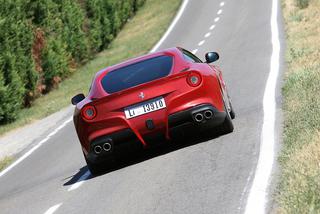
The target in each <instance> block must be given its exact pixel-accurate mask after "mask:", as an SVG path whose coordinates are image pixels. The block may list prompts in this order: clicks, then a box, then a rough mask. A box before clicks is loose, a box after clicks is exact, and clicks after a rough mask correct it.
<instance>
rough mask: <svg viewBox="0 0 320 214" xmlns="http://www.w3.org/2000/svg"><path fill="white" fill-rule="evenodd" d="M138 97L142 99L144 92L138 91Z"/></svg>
mask: <svg viewBox="0 0 320 214" xmlns="http://www.w3.org/2000/svg"><path fill="white" fill-rule="evenodd" d="M139 97H140V98H141V99H142V100H143V99H144V93H143V92H140V94H139Z"/></svg>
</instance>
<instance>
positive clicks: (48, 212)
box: [44, 203, 62, 214]
mask: <svg viewBox="0 0 320 214" xmlns="http://www.w3.org/2000/svg"><path fill="white" fill-rule="evenodd" d="M61 205H62V203H60V204H56V205H54V206H52V207H50V208H49V209H48V210H47V211H46V212H45V213H44V214H52V213H54V212H55V211H57V209H59V207H60V206H61Z"/></svg>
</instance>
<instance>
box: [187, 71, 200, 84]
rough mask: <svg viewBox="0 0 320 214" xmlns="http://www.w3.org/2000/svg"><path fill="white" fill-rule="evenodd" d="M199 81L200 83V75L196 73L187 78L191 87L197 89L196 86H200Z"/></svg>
mask: <svg viewBox="0 0 320 214" xmlns="http://www.w3.org/2000/svg"><path fill="white" fill-rule="evenodd" d="M201 81H202V78H201V75H200V74H198V73H191V74H189V76H188V77H187V82H188V84H189V85H190V86H192V87H197V86H198V85H200V83H201Z"/></svg>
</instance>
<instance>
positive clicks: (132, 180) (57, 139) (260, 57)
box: [0, 0, 282, 214]
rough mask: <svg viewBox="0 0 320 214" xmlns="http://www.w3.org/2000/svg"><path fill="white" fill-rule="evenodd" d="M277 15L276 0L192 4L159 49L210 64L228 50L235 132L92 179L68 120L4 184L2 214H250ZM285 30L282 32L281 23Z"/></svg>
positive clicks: (225, 64)
mask: <svg viewBox="0 0 320 214" xmlns="http://www.w3.org/2000/svg"><path fill="white" fill-rule="evenodd" d="M223 3H224V4H223ZM219 10H221V11H219ZM270 16H271V1H270V0H237V1H229V0H227V1H224V2H222V1H220V0H214V1H213V0H191V1H189V2H188V4H187V6H186V8H185V10H184V12H183V14H182V16H181V17H180V19H179V21H178V22H177V24H176V26H175V27H174V29H173V31H172V32H171V33H170V34H169V36H168V37H167V38H166V40H165V41H164V42H163V43H162V45H161V46H160V49H163V48H167V47H172V46H181V47H185V48H187V49H189V50H191V51H195V52H196V55H198V56H199V57H200V58H202V59H203V58H204V57H203V56H204V54H205V52H207V51H217V52H219V53H220V57H221V58H220V60H219V62H218V64H219V65H220V67H221V68H222V69H223V75H224V79H225V81H226V83H227V85H228V88H229V93H230V95H231V98H232V100H233V105H234V108H235V110H236V113H237V118H236V119H235V120H234V125H235V131H234V133H232V134H229V135H226V136H222V137H219V138H216V139H213V140H208V139H206V140H205V139H192V140H188V141H187V140H186V142H185V143H186V144H185V145H184V146H181V145H179V146H175V145H168V146H166V147H160V148H156V149H153V150H151V151H148V152H147V153H146V154H142V155H140V156H138V157H135V158H131V159H129V160H126V161H125V162H124V163H120V164H119V165H118V166H117V167H116V168H115V169H114V170H112V171H110V172H106V173H105V174H103V175H101V176H98V177H92V176H91V175H90V174H89V173H88V172H87V168H86V164H85V162H84V159H83V156H82V152H81V149H80V145H79V143H78V139H77V137H76V134H75V131H74V127H73V124H72V123H68V124H67V125H66V126H65V127H64V128H63V129H61V130H60V131H58V132H57V133H56V134H55V135H53V136H52V137H51V138H50V139H49V140H48V142H46V143H45V144H44V145H43V146H41V147H40V148H39V149H37V150H36V151H35V152H34V153H32V154H31V155H30V156H29V157H28V158H26V159H25V160H24V161H22V162H21V163H20V164H18V165H17V166H16V167H14V168H13V169H12V170H10V171H9V172H8V173H7V174H5V175H4V176H2V177H0V213H32V214H33V213H45V212H47V213H53V212H54V211H55V213H161V214H162V213H242V212H244V209H245V205H246V200H247V196H248V191H249V190H250V186H251V183H252V180H253V175H254V171H255V168H256V165H257V160H258V155H259V149H260V137H261V127H262V122H263V108H262V107H263V105H262V104H263V103H262V100H263V94H264V89H265V85H266V80H267V76H268V73H269V70H270V57H271V53H272V45H271V30H270ZM217 18H219V19H217ZM279 24H280V28H281V29H282V24H281V19H279ZM212 25H214V27H212ZM210 28H211V29H210ZM208 33H210V35H209V34H208ZM280 36H281V38H282V34H281V35H280ZM203 40H204V42H202V41H203ZM196 49H197V51H196ZM279 85H280V84H279V81H278V87H277V90H276V93H277V97H278V99H277V100H278V103H277V110H278V111H277V115H276V116H277V117H276V118H277V120H276V128H277V129H276V130H280V129H279V127H280V125H279V124H280V123H281V112H279V107H280V103H279V102H280V101H281V97H280V90H279ZM70 116H71V115H70ZM66 119H67V118H66ZM35 131H36V130H35ZM280 132H281V131H277V132H276V136H277V139H278V137H279V136H280ZM39 140H41V139H39ZM277 141H278V140H277ZM180 143H182V142H180ZM79 179H80V180H84V182H82V181H79ZM271 207H272V203H269V204H268V209H267V211H270V210H271Z"/></svg>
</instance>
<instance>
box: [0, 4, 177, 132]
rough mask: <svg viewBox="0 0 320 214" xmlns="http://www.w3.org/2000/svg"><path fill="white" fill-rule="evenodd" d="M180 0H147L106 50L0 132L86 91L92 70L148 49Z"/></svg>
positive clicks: (68, 102)
mask: <svg viewBox="0 0 320 214" xmlns="http://www.w3.org/2000/svg"><path fill="white" fill-rule="evenodd" d="M180 3H181V0H147V2H146V3H145V5H144V6H143V7H142V8H141V9H140V10H139V11H138V12H137V14H136V15H135V16H134V17H133V18H132V19H131V20H129V22H128V23H127V24H126V25H125V26H124V28H123V29H122V30H121V32H120V33H119V34H118V36H117V38H116V39H115V40H114V41H113V42H112V44H111V45H110V47H109V48H108V49H107V50H105V51H103V52H101V53H99V54H98V55H97V56H96V58H95V59H93V60H92V61H90V62H88V63H87V64H86V65H84V66H82V67H81V68H79V69H77V70H76V71H75V72H74V74H73V75H72V76H71V77H70V78H69V79H66V80H65V81H63V82H62V83H61V84H60V86H59V88H58V89H56V90H54V91H52V92H50V93H49V94H47V95H45V96H42V97H40V98H39V99H37V100H36V101H35V102H34V103H33V105H32V107H31V108H28V109H23V110H22V111H21V113H20V114H19V117H18V119H17V120H16V121H15V122H13V123H10V124H7V125H1V126H0V135H2V134H4V133H6V132H8V131H10V130H12V129H15V128H17V127H20V126H23V125H25V124H28V123H31V122H33V121H36V120H39V119H41V118H44V117H46V116H48V115H50V114H52V113H54V112H57V111H59V110H60V109H62V108H64V107H66V106H68V105H70V99H71V97H72V96H74V95H75V94H77V93H81V92H83V93H85V94H86V93H87V92H88V89H89V85H90V83H91V80H92V78H93V76H94V74H95V73H96V72H97V71H99V70H100V69H102V68H105V67H107V66H109V65H113V64H116V63H119V62H121V61H123V60H125V59H128V58H132V57H136V56H139V55H142V54H146V53H148V51H149V50H151V48H152V47H153V46H154V45H155V44H156V43H157V42H158V40H159V39H160V38H161V36H162V35H163V34H164V32H165V31H166V29H167V28H168V26H169V24H170V23H171V20H172V19H173V17H174V16H175V14H176V11H177V10H178V8H179V6H180Z"/></svg>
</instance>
